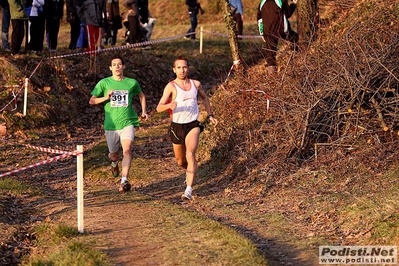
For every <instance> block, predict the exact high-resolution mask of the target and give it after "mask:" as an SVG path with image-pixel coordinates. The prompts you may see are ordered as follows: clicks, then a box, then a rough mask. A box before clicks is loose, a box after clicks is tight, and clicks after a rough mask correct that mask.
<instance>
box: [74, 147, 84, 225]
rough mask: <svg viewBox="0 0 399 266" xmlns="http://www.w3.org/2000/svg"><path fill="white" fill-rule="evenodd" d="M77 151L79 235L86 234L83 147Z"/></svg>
mask: <svg viewBox="0 0 399 266" xmlns="http://www.w3.org/2000/svg"><path fill="white" fill-rule="evenodd" d="M76 149H77V151H78V152H80V154H78V155H76V161H77V164H76V165H77V179H78V181H77V182H78V184H77V190H78V191H77V192H78V231H79V233H83V232H84V223H83V146H82V145H77V148H76Z"/></svg>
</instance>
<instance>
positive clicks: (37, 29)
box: [28, 0, 45, 53]
mask: <svg viewBox="0 0 399 266" xmlns="http://www.w3.org/2000/svg"><path fill="white" fill-rule="evenodd" d="M43 5H44V0H33V1H32V7H31V8H30V14H28V15H29V21H30V25H29V37H30V39H29V50H31V51H32V52H34V53H38V52H41V51H42V50H43V41H44V32H45V30H44V29H45V18H44V14H43Z"/></svg>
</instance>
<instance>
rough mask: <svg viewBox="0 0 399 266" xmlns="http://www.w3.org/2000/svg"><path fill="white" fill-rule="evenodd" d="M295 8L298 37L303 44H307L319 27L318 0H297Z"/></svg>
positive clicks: (313, 37)
mask: <svg viewBox="0 0 399 266" xmlns="http://www.w3.org/2000/svg"><path fill="white" fill-rule="evenodd" d="M297 10H298V34H299V39H300V42H301V43H302V44H303V45H308V44H309V43H310V42H312V41H313V40H314V39H315V37H316V34H317V31H318V28H319V19H320V17H319V7H318V0H299V1H298V5H297Z"/></svg>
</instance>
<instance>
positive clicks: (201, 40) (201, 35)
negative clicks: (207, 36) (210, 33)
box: [200, 27, 203, 54]
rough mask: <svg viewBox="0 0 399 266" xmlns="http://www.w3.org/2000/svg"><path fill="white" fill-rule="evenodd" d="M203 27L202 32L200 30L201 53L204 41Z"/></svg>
mask: <svg viewBox="0 0 399 266" xmlns="http://www.w3.org/2000/svg"><path fill="white" fill-rule="evenodd" d="M202 31H203V27H201V32H200V54H202V43H203V33H202Z"/></svg>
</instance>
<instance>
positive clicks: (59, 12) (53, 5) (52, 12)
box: [44, 0, 64, 51]
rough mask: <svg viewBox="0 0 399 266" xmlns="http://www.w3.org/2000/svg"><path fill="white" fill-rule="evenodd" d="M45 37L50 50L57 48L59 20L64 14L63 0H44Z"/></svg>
mask: <svg viewBox="0 0 399 266" xmlns="http://www.w3.org/2000/svg"><path fill="white" fill-rule="evenodd" d="M44 15H45V19H46V37H47V44H48V48H49V50H50V51H55V50H57V46H58V33H59V31H60V22H61V19H62V17H63V16H64V0H45V5H44Z"/></svg>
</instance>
